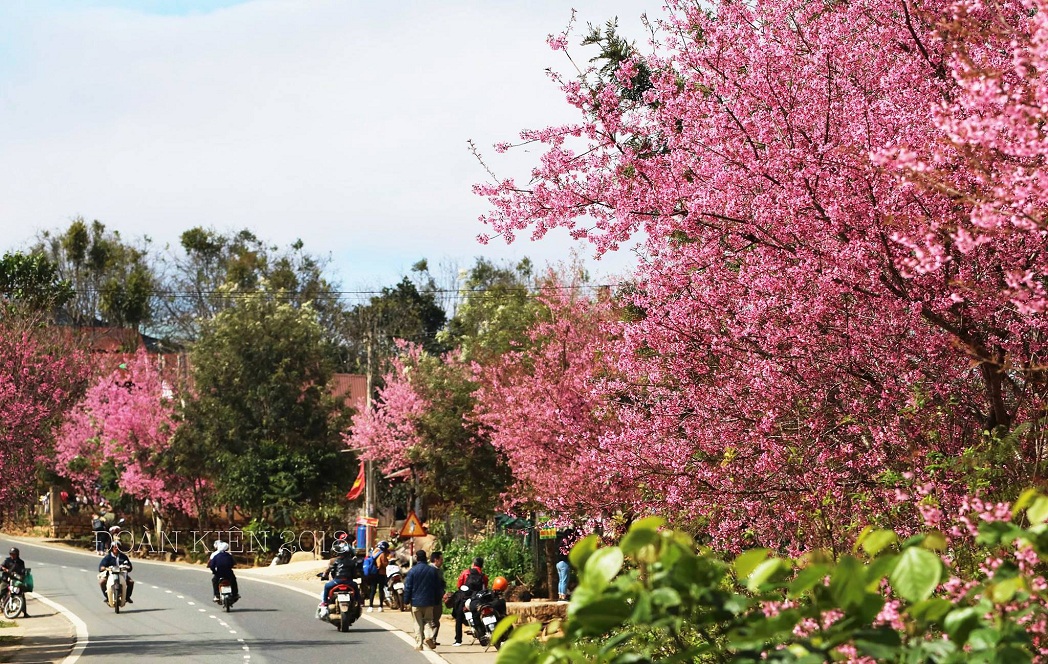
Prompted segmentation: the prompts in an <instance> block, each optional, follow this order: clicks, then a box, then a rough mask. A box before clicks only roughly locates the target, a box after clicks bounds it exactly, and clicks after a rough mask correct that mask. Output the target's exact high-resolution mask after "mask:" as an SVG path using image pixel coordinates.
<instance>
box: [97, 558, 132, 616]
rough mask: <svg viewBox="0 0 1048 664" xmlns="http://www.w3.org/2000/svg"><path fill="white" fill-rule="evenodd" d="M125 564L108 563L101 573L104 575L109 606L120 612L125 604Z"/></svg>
mask: <svg viewBox="0 0 1048 664" xmlns="http://www.w3.org/2000/svg"><path fill="white" fill-rule="evenodd" d="M129 569H130V568H129V567H128V566H127V565H119V566H117V565H109V566H108V567H106V568H105V569H104V570H102V574H105V575H106V577H105V578H106V597H107V598H108V600H109V606H111V607H113V610H114V611H116V612H117V613H120V608H121V607H122V606H124V605H125V604H127V572H128V570H129Z"/></svg>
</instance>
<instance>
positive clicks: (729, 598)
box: [495, 491, 1048, 664]
mask: <svg viewBox="0 0 1048 664" xmlns="http://www.w3.org/2000/svg"><path fill="white" fill-rule="evenodd" d="M1017 504H1018V505H1019V506H1020V507H1021V508H1022V509H1017V511H1016V516H1020V515H1021V514H1022V515H1024V516H1025V521H1023V522H1024V523H1028V524H1030V525H1029V526H1028V527H1026V528H1023V527H1020V526H1018V525H1015V524H1013V523H1001V522H993V523H983V524H981V526H980V531H979V536H978V540H979V541H980V542H981V543H984V544H990V545H992V546H995V547H1000V546H1003V547H1010V546H1011V545H1013V544H1014V543H1015V542H1016V541H1019V542H1021V543H1024V544H1028V545H1029V546H1031V547H1033V548H1034V550H1035V551H1036V552H1037V554H1038V555H1039V556H1041V558H1042V560H1044V559H1048V539H1046V538H1045V537H1044V536H1043V532H1044V530H1045V526H1044V522H1045V519H1048V512H1045V511H1044V510H1046V509H1048V499H1046V498H1045V496H1043V495H1041V494H1039V493H1037V492H1036V491H1034V492H1027V493H1026V494H1023V496H1021V497H1020V500H1019V501H1017ZM665 524H666V522H665V521H664V520H663V519H661V518H651V519H643V520H640V521H637V522H635V523H634V524H633V526H632V527H631V528H630V530H629V531H628V532H627V533H626V534H625V535H624V536H623V537H622V539H621V541H620V542H619V544H618V545H617V546H601V545H600V542H599V540H598V538H597V537H596V536H590V537H587V538H585V539H583V540H581V541H580V542H579V543H578V544H576V546H575V547H574V549H573V550H572V551H571V554H570V557H569V559H570V560H571V562H572V564H573V565H576V566H577V567H578V569H579V586H578V588H577V589H576V591H575V593H574V595H573V596H572V600H571V603H570V604H569V606H568V614H567V619H566V620H564V621H563V622H561V621H556V622H554V623H552V624H550V625H548V626H547V627H546V629H545V631H543V630H542V626H541V625H540V624H539V623H528V624H523V625H514V619H513V618H512V617H511V618H507V619H505V620H503V621H502V622H500V623H499V625H498V626H497V627H496V631H495V638H496V639H498V638H500V637H501V636H502V635H503V634H505V633H507V631H508V630H509V629H510V628H511V627H512V632H509V637H508V639H507V640H506V642H505V643H504V644H503V646H502V648H501V650H500V652H499V655H498V661H499V662H500V664H506V663H507V662H509V663H511V664H530V663H536V664H538V663H543V664H553V663H558V662H607V663H609V664H630V663H640V662H667V663H669V662H672V663H674V664H676V663H684V662H756V661H768V662H804V663H807V662H813V663H814V662H831V661H845V660H848V659H849V658H853V657H855V656H859V657H868V658H871V659H873V660H875V661H878V662H905V663H910V662H913V663H915V664H916V663H923V662H935V663H955V662H956V663H959V662H988V663H989V662H1003V663H1011V662H1017V663H1018V662H1032V661H1034V659H1035V657H1036V656H1037V654H1038V652H1037V650H1036V648H1035V646H1034V644H1033V640H1032V638H1031V636H1030V635H1029V634H1028V633H1027V631H1026V628H1025V625H1027V624H1030V623H1031V622H1032V621H1036V620H1043V619H1045V618H1046V617H1048V616H1046V610H1045V602H1044V601H1043V599H1044V598H1043V597H1042V596H1040V595H1039V594H1036V593H1035V592H1034V591H1033V590H1032V589H1033V588H1037V587H1039V586H1038V585H1037V584H1033V583H1031V579H1030V578H1029V577H1027V576H1026V575H1025V574H1024V573H1022V572H1021V571H1020V570H1019V569H1018V568H1017V566H1015V565H1014V564H1011V563H1005V564H1002V565H999V566H998V567H997V568H996V570H995V571H994V575H993V576H992V577H990V578H980V579H975V580H973V581H972V584H971V585H970V586H969V589H968V590H967V591H966V592H964V593H963V594H959V593H958V594H954V595H948V594H946V593H945V591H944V590H943V588H942V586H941V584H942V582H943V581H944V580H946V579H947V578H948V576H950V571H949V566H948V565H947V563H946V562H944V557H943V556H947V558H946V559H945V560H949V559H950V558H949V555H948V554H953V553H955V552H952V551H951V550H950V549H949V547H948V541H947V538H946V536H945V535H944V534H943V533H940V532H937V531H933V532H929V533H926V534H922V535H917V536H913V537H910V538H908V539H906V540H905V541H903V540H902V539H900V538H899V536H898V535H897V534H896V533H895V532H892V531H890V530H876V529H869V528H868V529H866V530H864V531H863V532H862V533H860V535H859V537H858V538H857V539H856V543H855V548H854V555H841V556H839V557H838V558H837V559H836V560H831V559H830V558H829V556H828V555H825V554H822V553H821V552H817V553H813V554H811V555H808V556H804V557H802V558H798V559H792V558H782V557H779V556H776V555H775V554H774V552H772V551H770V550H768V549H752V550H748V551H745V552H743V553H741V554H739V555H738V556H736V557H735V558H734V559H732V560H725V559H724V558H722V557H719V556H717V555H715V554H714V553H712V552H709V551H707V550H703V549H702V548H701V547H698V546H697V545H696V544H695V543H694V541H693V540H692V539H691V538H690V537H689V536H688V535H687V534H685V533H681V532H677V531H673V530H670V529H667V528H666V527H665ZM889 601H890V602H893V603H894V608H895V609H896V610H897V612H898V618H897V619H896V620H895V621H894V622H893V623H889V622H888V621H886V620H884V619H883V618H881V617H880V616H881V612H882V610H883V609H884V607H885V606H886V605H887V603H888V602H889ZM784 602H785V603H784ZM893 625H895V626H893ZM896 626H899V627H900V628H899V629H897V628H896Z"/></svg>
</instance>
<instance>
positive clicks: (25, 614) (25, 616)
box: [22, 613, 30, 618]
mask: <svg viewBox="0 0 1048 664" xmlns="http://www.w3.org/2000/svg"><path fill="white" fill-rule="evenodd" d="M22 617H23V618H29V617H30V616H29V614H28V613H23V614H22Z"/></svg>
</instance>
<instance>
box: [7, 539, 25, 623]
mask: <svg viewBox="0 0 1048 664" xmlns="http://www.w3.org/2000/svg"><path fill="white" fill-rule="evenodd" d="M0 569H3V570H4V571H5V572H7V573H8V574H10V575H11V576H14V577H18V578H20V579H22V578H25V561H24V560H22V557H21V554H20V553H19V552H18V547H17V546H13V547H11V550H10V551H9V552H8V554H7V558H4V562H3V563H0ZM8 585H9V582H8V580H7V579H6V578H4V579H2V580H0V595H3V594H4V593H5V592H7V586H8ZM22 617H23V618H28V617H29V612H28V611H27V610H26V603H25V602H23V603H22Z"/></svg>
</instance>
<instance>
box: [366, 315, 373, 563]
mask: <svg viewBox="0 0 1048 664" xmlns="http://www.w3.org/2000/svg"><path fill="white" fill-rule="evenodd" d="M369 317H370V316H369ZM369 323H370V324H369V325H368V347H367V365H368V369H367V371H368V375H367V379H366V381H365V385H366V388H365V389H366V392H365V395H364V409H365V410H368V411H370V410H371V392H372V390H373V389H374V375H375V367H374V362H375V320H374V319H373V318H372V319H371V320H370V321H369ZM364 516H366V517H368V518H371V517H374V516H375V472H374V462H373V461H365V462H364ZM366 532H367V536H366V538H365V542H366V544H367V546H366V547H365V550H366V551H371V548H372V546H373V545H374V542H373V541H372V540H373V537H372V528H371V526H367V529H366Z"/></svg>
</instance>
